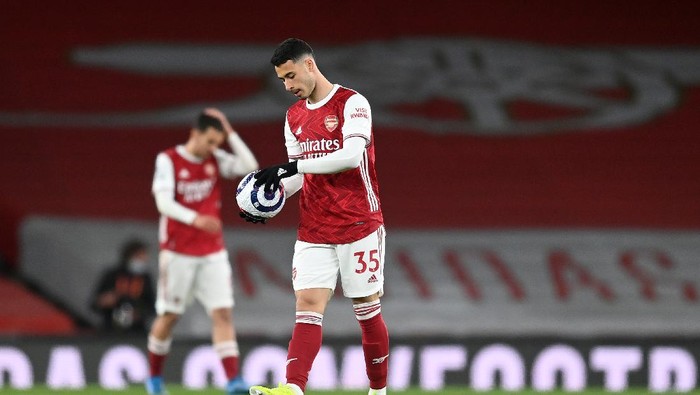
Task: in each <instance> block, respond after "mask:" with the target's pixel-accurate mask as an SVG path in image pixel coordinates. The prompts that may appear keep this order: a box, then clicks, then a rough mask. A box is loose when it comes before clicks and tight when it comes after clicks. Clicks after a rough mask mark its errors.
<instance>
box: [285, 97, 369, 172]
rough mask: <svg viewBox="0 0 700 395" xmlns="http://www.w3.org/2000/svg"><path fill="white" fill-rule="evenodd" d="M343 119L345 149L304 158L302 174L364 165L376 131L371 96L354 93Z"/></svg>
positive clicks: (299, 164)
mask: <svg viewBox="0 0 700 395" xmlns="http://www.w3.org/2000/svg"><path fill="white" fill-rule="evenodd" d="M343 118H344V119H345V120H344V122H343V148H341V149H339V150H337V151H335V152H331V153H330V154H328V155H326V156H322V157H319V158H313V159H302V160H300V161H299V163H298V164H297V170H298V171H299V173H302V174H304V173H308V174H333V173H340V172H342V171H346V170H350V169H354V168H356V167H357V166H359V165H360V162H361V161H362V156H363V154H364V152H365V148H366V147H367V146H368V145H369V142H370V138H371V133H372V111H371V109H370V106H369V102H368V101H367V99H365V97H364V96H362V95H360V94H355V95H353V96H351V97H350V98H349V99H348V101H347V102H346V103H345V108H344V110H343Z"/></svg>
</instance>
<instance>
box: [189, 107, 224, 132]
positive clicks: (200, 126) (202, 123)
mask: <svg viewBox="0 0 700 395" xmlns="http://www.w3.org/2000/svg"><path fill="white" fill-rule="evenodd" d="M194 128H195V129H197V130H199V131H200V132H204V131H205V130H207V129H208V128H214V129H216V130H218V131H219V132H223V131H224V125H222V124H221V121H220V120H219V118H216V117H212V116H211V115H207V114H205V113H204V112H202V113H200V114H199V116H198V117H197V122H196V123H195V125H194Z"/></svg>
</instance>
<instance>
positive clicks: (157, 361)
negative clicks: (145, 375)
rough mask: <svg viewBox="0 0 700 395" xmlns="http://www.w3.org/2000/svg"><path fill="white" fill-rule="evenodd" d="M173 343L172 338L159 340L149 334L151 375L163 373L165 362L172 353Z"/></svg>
mask: <svg viewBox="0 0 700 395" xmlns="http://www.w3.org/2000/svg"><path fill="white" fill-rule="evenodd" d="M171 343H172V339H171V338H168V339H165V340H159V339H156V338H155V336H153V335H149V336H148V347H147V348H148V363H149V368H150V372H151V377H153V376H162V375H163V364H164V363H165V358H166V357H167V356H168V354H169V353H170V344H171Z"/></svg>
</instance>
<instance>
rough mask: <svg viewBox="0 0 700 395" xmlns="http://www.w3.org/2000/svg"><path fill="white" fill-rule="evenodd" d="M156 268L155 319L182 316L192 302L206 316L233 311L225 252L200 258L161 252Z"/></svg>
mask: <svg viewBox="0 0 700 395" xmlns="http://www.w3.org/2000/svg"><path fill="white" fill-rule="evenodd" d="M158 268H159V273H158V298H157V300H156V312H157V313H158V315H162V314H163V313H165V312H168V313H175V314H182V313H184V312H185V308H186V307H187V306H189V305H190V304H191V303H192V300H193V299H194V298H196V299H197V300H198V301H199V303H201V304H202V306H204V308H205V309H206V310H207V312H208V313H211V311H212V310H215V309H219V308H224V307H233V304H234V303H233V280H232V277H231V264H230V263H229V260H228V252H226V250H222V251H219V252H215V253H213V254H209V255H205V256H201V257H200V256H192V255H183V254H178V253H176V252H172V251H167V250H163V251H161V252H160V255H159V256H158Z"/></svg>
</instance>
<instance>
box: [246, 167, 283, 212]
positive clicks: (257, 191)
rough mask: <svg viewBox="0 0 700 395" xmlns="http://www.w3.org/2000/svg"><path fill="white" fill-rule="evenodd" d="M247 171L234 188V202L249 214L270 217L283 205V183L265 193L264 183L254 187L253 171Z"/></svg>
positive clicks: (280, 209)
mask: <svg viewBox="0 0 700 395" xmlns="http://www.w3.org/2000/svg"><path fill="white" fill-rule="evenodd" d="M257 172H258V170H256V171H254V172H251V173H248V174H247V175H246V176H245V177H243V179H242V180H241V182H240V183H239V184H238V188H236V202H237V203H238V207H240V209H241V210H243V211H245V212H246V213H248V214H250V215H254V216H256V217H262V218H272V217H274V216H275V215H277V214H278V213H279V212H280V211H282V207H284V200H285V199H284V185H282V183H281V182H280V185H279V187H278V188H277V189H275V191H274V192H273V193H271V194H270V193H265V190H264V185H261V186H260V187H256V186H255V185H254V184H255V178H254V176H255V173H257Z"/></svg>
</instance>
